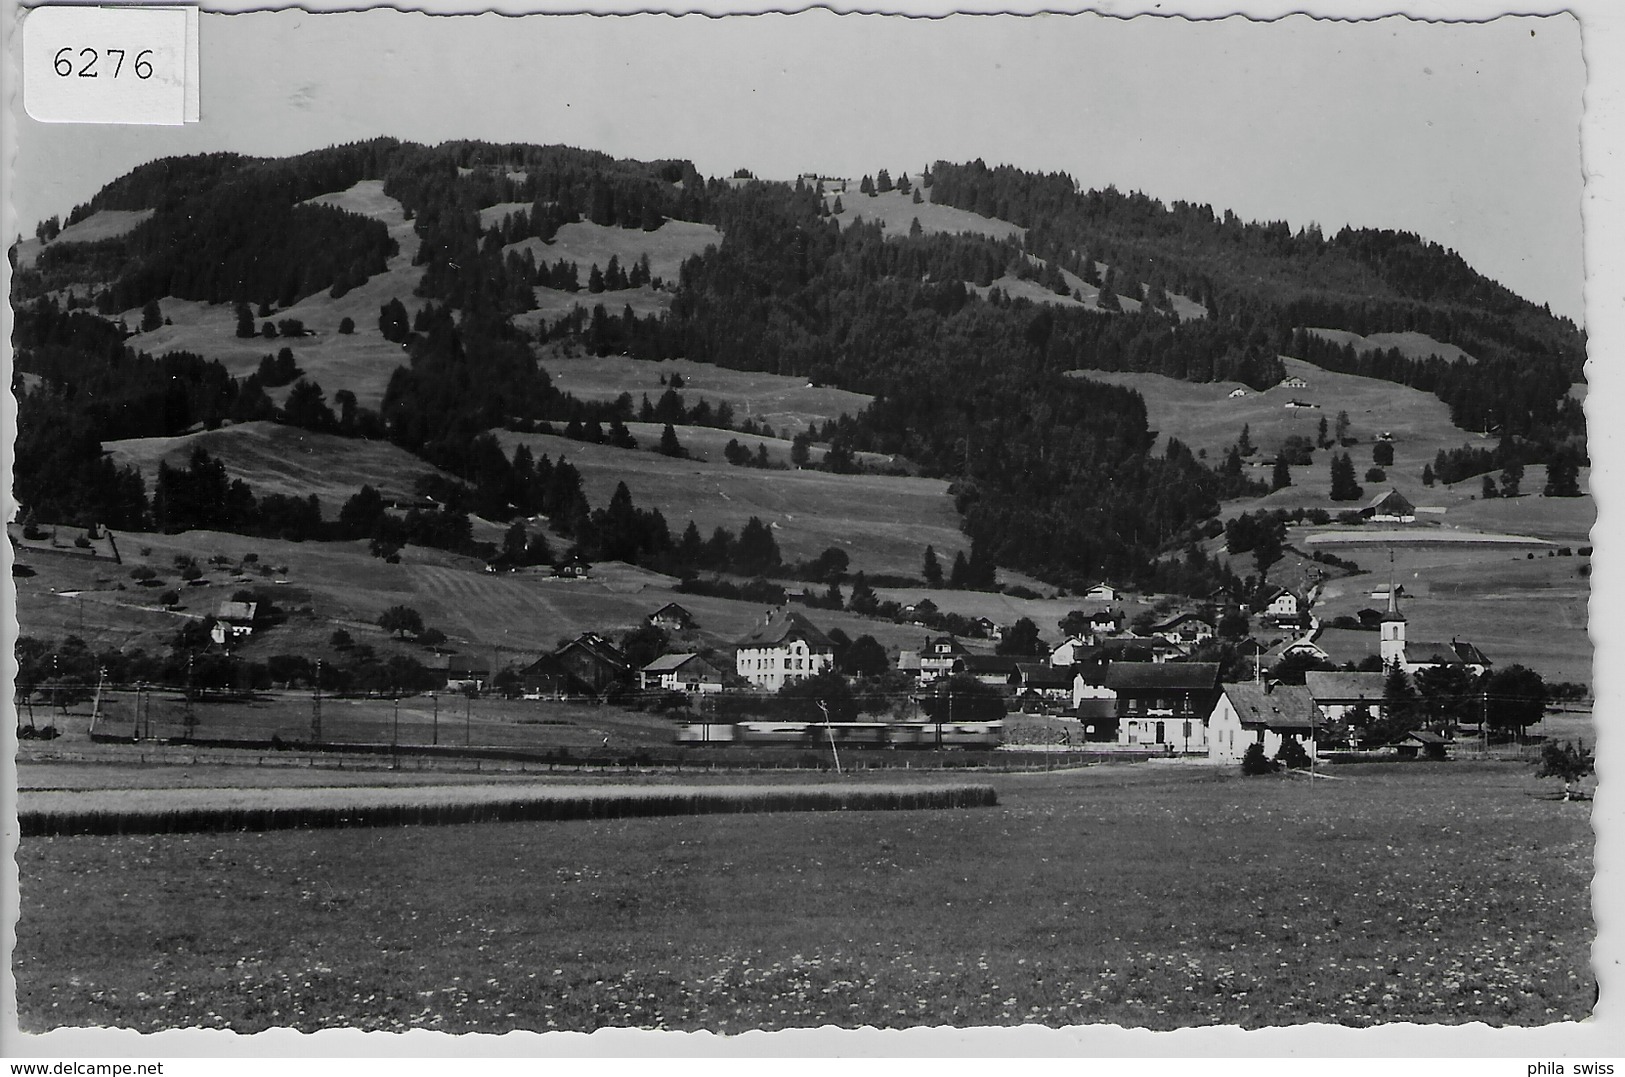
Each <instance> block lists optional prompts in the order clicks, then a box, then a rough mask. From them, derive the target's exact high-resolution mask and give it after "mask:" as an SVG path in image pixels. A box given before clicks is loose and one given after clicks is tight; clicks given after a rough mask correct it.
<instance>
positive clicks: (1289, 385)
mask: <svg viewBox="0 0 1625 1077" xmlns="http://www.w3.org/2000/svg"><path fill="white" fill-rule="evenodd" d="M1279 384H1280V387H1281V388H1283V389H1307V388H1309V383H1308V382H1306V381H1304V380H1303V379H1302V378H1300V377H1298V376H1297V375H1296V374H1292V375H1289V376H1287V377H1285V378H1282V379H1281V381H1280V383H1279Z"/></svg>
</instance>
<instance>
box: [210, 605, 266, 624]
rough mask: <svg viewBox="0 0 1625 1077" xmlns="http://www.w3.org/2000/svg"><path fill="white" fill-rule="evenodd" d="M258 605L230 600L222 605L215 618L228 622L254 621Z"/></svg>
mask: <svg viewBox="0 0 1625 1077" xmlns="http://www.w3.org/2000/svg"><path fill="white" fill-rule="evenodd" d="M258 605H259V604H258V603H257V602H232V601H229V600H228V601H225V602H222V603H220V610H219V612H218V613H216V614H215V616H216V617H220V618H223V619H224V620H227V621H252V620H253V619H254V610H255V609H256V608H257V607H258Z"/></svg>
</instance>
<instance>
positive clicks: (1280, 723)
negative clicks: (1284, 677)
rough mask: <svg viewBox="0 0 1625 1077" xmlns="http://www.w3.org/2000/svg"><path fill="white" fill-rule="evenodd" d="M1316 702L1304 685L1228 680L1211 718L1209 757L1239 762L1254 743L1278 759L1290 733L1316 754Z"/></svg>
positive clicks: (1267, 754)
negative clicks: (1229, 681)
mask: <svg viewBox="0 0 1625 1077" xmlns="http://www.w3.org/2000/svg"><path fill="white" fill-rule="evenodd" d="M1314 728H1315V704H1314V700H1313V699H1312V698H1310V695H1309V689H1307V688H1304V687H1303V686H1301V685H1295V684H1280V685H1274V686H1273V687H1272V686H1271V685H1269V684H1252V683H1241V684H1226V685H1221V686H1220V691H1219V699H1218V702H1216V703H1215V704H1214V705H1213V713H1212V714H1211V715H1210V716H1209V717H1208V720H1207V748H1208V758H1209V759H1213V760H1218V761H1220V762H1225V763H1239V762H1241V757H1242V755H1243V754H1245V753H1246V751H1247V746H1248V745H1250V744H1261V745H1263V746H1264V756H1265V757H1266V758H1268V759H1274V758H1275V755H1276V753H1277V752H1279V751H1280V750H1281V743H1282V742H1283V741H1284V740H1286V739H1287V738H1288V737H1290V738H1292V739H1294V740H1297V741H1299V742H1301V743H1302V744H1303V747H1304V751H1305V752H1307V753H1308V755H1309V756H1310V758H1314V757H1315V755H1316V752H1315V743H1314Z"/></svg>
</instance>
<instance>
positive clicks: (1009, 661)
mask: <svg viewBox="0 0 1625 1077" xmlns="http://www.w3.org/2000/svg"><path fill="white" fill-rule="evenodd" d="M1017 664H1018V663H1017V660H1016V659H1015V658H1014V657H1013V656H1011V655H1003V654H962V655H960V656H959V657H958V658H956V659H954V664H953V669H952V672H953V674H954V675H955V676H966V677H975V678H976V679H977V680H978V681H980V682H982V683H983V684H985V685H988V686H989V687H992V688H1000V689H1007V688H1010V687H1011V685H1012V684H1013V678H1014V677H1015V676H1016V666H1017Z"/></svg>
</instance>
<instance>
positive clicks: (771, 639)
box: [734, 609, 835, 692]
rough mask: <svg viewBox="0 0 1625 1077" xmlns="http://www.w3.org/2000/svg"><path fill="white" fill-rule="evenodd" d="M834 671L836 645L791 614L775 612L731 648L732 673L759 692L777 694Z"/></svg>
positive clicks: (815, 627) (807, 622) (799, 617)
mask: <svg viewBox="0 0 1625 1077" xmlns="http://www.w3.org/2000/svg"><path fill="white" fill-rule="evenodd" d="M834 668H835V644H833V643H831V642H830V639H829V637H828V636H826V635H824V633H823V632H821V631H819V629H818V628H817V626H815V625H814V624H813V623H812V622H811V621H809V620H807V618H805V617H803V616H802V615H801V614H800V613H797V612H796V611H794V610H784V609H781V610H775V611H771V612H769V613H768V614H767V615H766V616H764V617H763V618H762V623H761V624H760V625H758V626H757V627H756V629H755V630H754V631H753V632H751V633H750V634H749V635H748V636H746V637H745V638H744V639H742V640H740V641H739V642H738V643H736V644H735V645H734V669H735V672H737V673H738V674H739V675H740V676H741V677H743V678H745V679H746V680H748V681H750V683H752V684H754V685H755V686H756V687H758V688H768V689H771V690H773V691H775V692H776V691H778V690H779V689H780V688H783V687H784V686H785V684H787V683H788V682H790V681H801V680H806V679H807V678H809V677H813V676H816V675H818V674H820V673H823V672H824V671H826V670H830V669H834Z"/></svg>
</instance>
